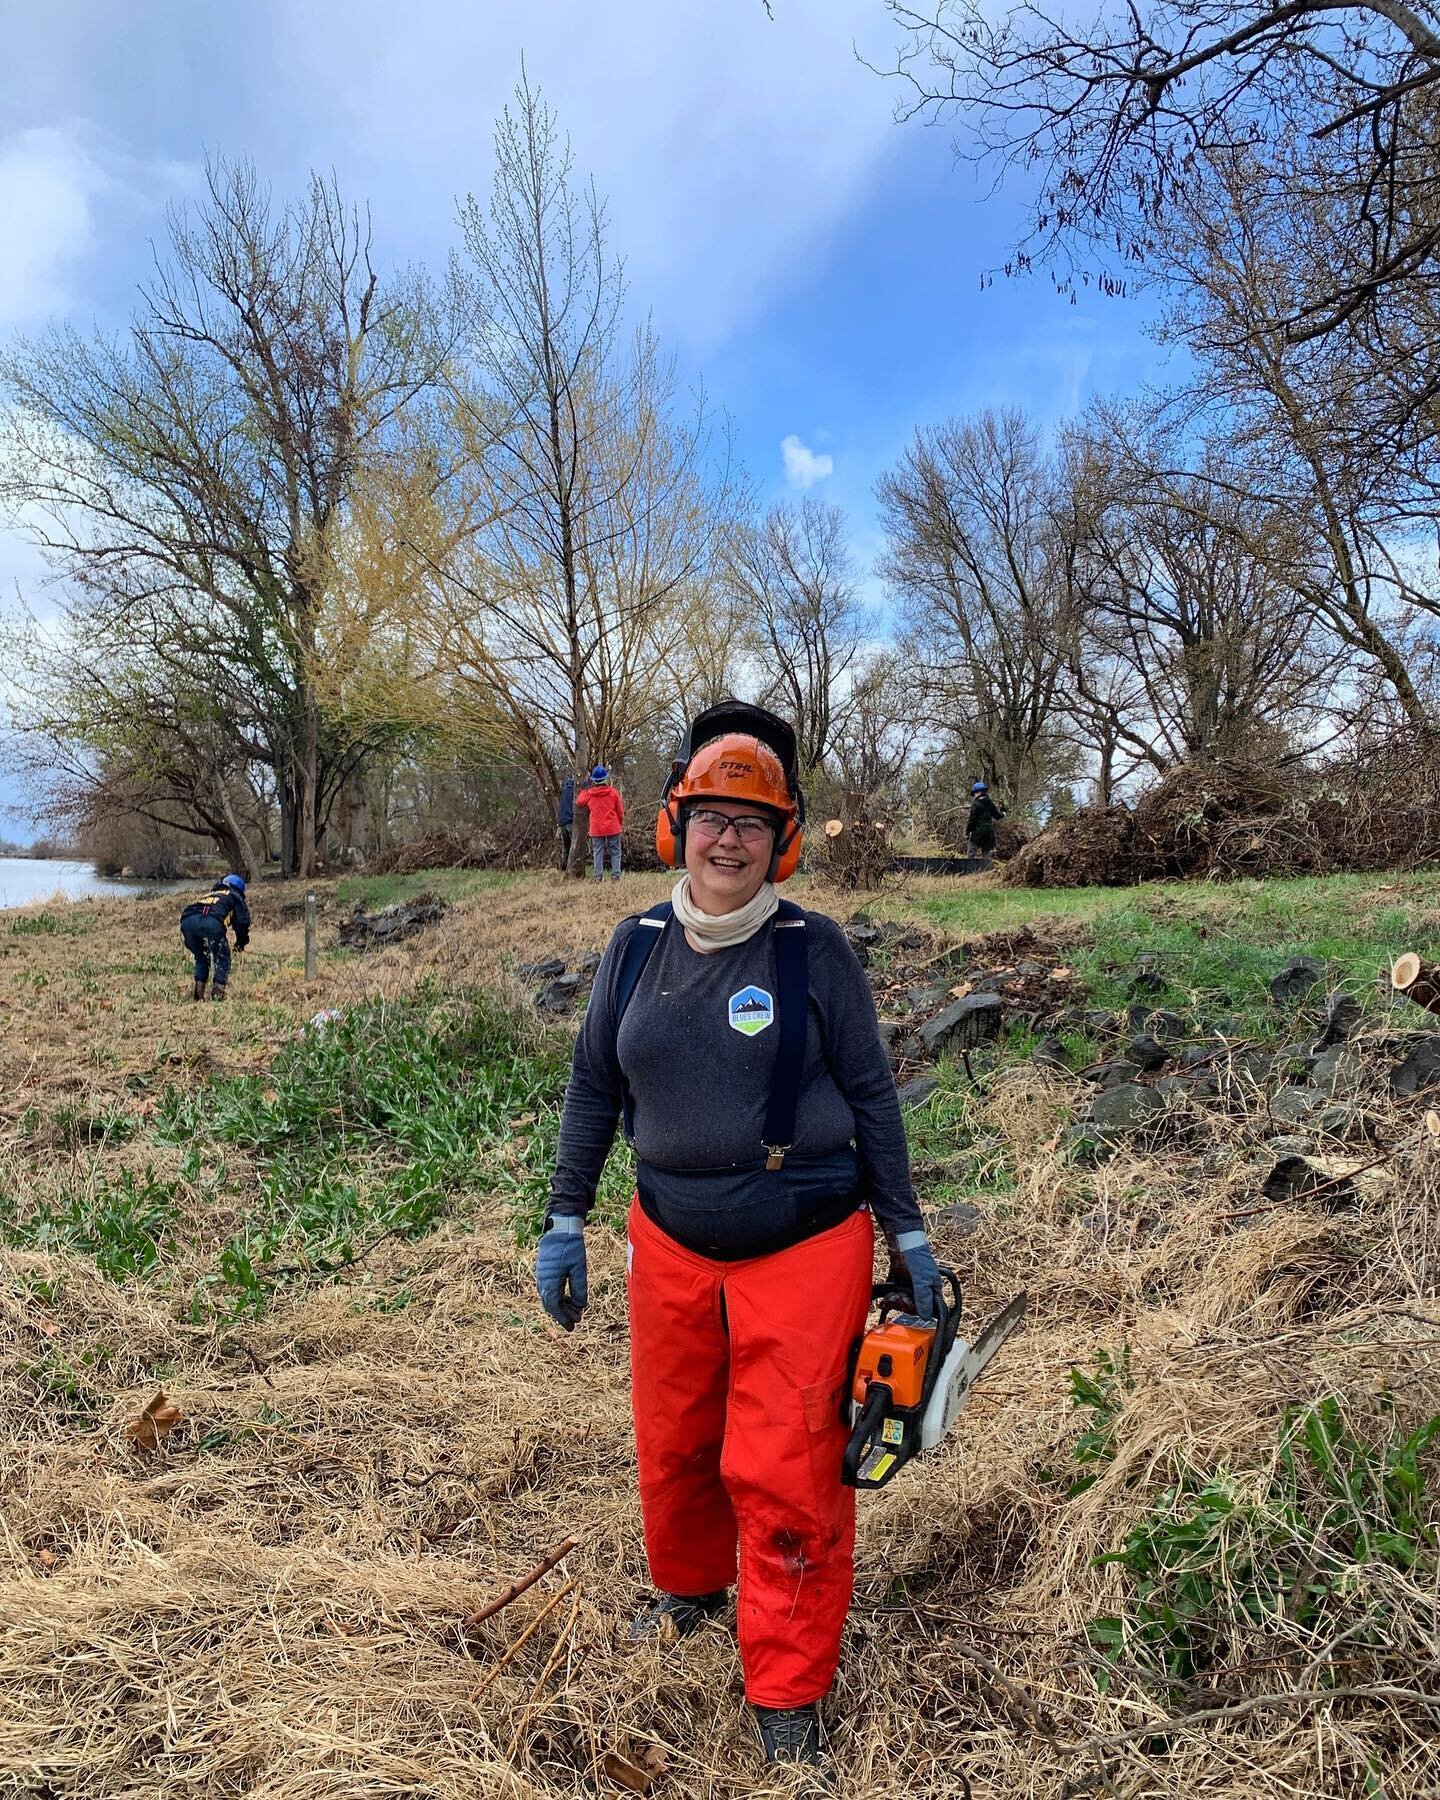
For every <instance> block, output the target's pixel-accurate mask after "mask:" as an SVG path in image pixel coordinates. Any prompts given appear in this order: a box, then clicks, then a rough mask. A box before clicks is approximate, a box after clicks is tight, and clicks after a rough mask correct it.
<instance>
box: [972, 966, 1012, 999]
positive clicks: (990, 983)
mask: <svg viewBox="0 0 1440 1800" xmlns="http://www.w3.org/2000/svg"><path fill="white" fill-rule="evenodd" d="M1014 980H1015V971H1014V969H991V970H990V971H989V972H988V974H983V975H981V977H980V979H979V980H978V981H977V982H976V983H975V992H976V993H977V994H1003V993H1004V992H1005V990H1006V988H1008V987H1009V985H1010V983H1011V982H1012V981H1014Z"/></svg>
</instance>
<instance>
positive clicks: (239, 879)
mask: <svg viewBox="0 0 1440 1800" xmlns="http://www.w3.org/2000/svg"><path fill="white" fill-rule="evenodd" d="M221 886H222V887H228V888H234V890H235V892H236V893H237V894H243V893H244V892H245V877H244V876H243V875H227V876H226V877H225V879H224V881H223V882H222V883H221Z"/></svg>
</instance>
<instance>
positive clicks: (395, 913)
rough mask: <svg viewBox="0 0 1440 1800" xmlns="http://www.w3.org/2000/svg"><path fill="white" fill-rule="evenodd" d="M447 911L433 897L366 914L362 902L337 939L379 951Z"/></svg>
mask: <svg viewBox="0 0 1440 1800" xmlns="http://www.w3.org/2000/svg"><path fill="white" fill-rule="evenodd" d="M449 910H450V907H449V904H448V902H446V901H444V900H441V899H440V898H439V897H438V895H435V894H416V895H415V897H414V899H413V900H406V901H405V902H404V903H403V904H402V905H400V906H387V907H385V908H384V910H383V911H381V912H378V913H369V912H366V910H365V902H364V901H363V900H361V901H357V902H356V905H355V908H354V910H353V911H352V912H351V914H350V916H349V917H348V918H346V919H342V920H341V921H340V927H339V940H340V942H341V944H342V945H344V947H345V948H346V949H347V950H375V949H382V948H383V947H384V946H385V945H386V944H394V943H399V942H400V941H401V940H402V939H403V938H407V937H413V936H414V935H415V933H416V932H417V931H423V930H424V929H425V927H426V926H427V925H434V924H435V923H436V922H437V921H438V920H440V919H443V918H444V917H445V915H446V913H447V912H449ZM561 967H562V968H563V967H564V964H563V963H562V964H561Z"/></svg>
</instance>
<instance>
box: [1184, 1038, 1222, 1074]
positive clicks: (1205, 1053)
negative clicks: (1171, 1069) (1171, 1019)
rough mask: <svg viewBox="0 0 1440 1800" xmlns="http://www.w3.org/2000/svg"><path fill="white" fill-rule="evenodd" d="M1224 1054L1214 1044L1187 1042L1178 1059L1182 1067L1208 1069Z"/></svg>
mask: <svg viewBox="0 0 1440 1800" xmlns="http://www.w3.org/2000/svg"><path fill="white" fill-rule="evenodd" d="M1222 1055H1223V1052H1221V1051H1219V1050H1218V1049H1217V1047H1216V1046H1215V1045H1214V1044H1186V1045H1185V1046H1184V1048H1183V1049H1182V1050H1181V1051H1180V1055H1179V1057H1178V1059H1177V1060H1178V1061H1179V1064H1180V1067H1181V1068H1182V1069H1208V1068H1210V1067H1212V1066H1213V1065H1214V1064H1215V1063H1218V1062H1219V1061H1220V1060H1221V1057H1222Z"/></svg>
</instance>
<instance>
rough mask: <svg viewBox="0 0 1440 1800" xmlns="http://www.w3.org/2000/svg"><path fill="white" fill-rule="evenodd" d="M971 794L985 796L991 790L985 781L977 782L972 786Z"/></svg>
mask: <svg viewBox="0 0 1440 1800" xmlns="http://www.w3.org/2000/svg"><path fill="white" fill-rule="evenodd" d="M970 792H971V793H972V794H984V793H988V792H989V789H988V788H987V786H986V784H985V783H984V782H983V781H977V782H975V783H974V784H973V785H972V787H971V789H970Z"/></svg>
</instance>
